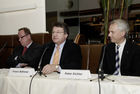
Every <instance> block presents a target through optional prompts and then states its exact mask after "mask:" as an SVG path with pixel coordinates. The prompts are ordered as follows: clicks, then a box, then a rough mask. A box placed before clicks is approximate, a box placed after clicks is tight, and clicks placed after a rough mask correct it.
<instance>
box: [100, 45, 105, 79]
mask: <svg viewBox="0 0 140 94" xmlns="http://www.w3.org/2000/svg"><path fill="white" fill-rule="evenodd" d="M105 49H106V45H104V47H103V54H102V59H101V62H100V65H99V70H98V77H99V78H100V79H101V80H102V81H103V80H104V78H105V76H104V71H103V69H102V67H103V60H104V56H105Z"/></svg>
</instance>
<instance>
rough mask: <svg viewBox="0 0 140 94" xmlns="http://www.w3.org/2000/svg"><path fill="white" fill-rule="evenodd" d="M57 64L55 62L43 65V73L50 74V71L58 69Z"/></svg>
mask: <svg viewBox="0 0 140 94" xmlns="http://www.w3.org/2000/svg"><path fill="white" fill-rule="evenodd" d="M56 70H57V69H56V65H55V64H47V65H45V66H44V67H43V69H42V73H43V74H49V73H52V72H54V71H56Z"/></svg>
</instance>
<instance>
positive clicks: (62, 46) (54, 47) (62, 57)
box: [41, 23, 82, 74]
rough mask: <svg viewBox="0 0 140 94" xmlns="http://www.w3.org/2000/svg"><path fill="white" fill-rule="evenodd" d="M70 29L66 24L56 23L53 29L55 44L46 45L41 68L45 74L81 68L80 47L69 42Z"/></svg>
mask: <svg viewBox="0 0 140 94" xmlns="http://www.w3.org/2000/svg"><path fill="white" fill-rule="evenodd" d="M68 35H69V29H68V27H67V25H66V24H65V23H55V24H54V25H53V28H52V40H53V42H51V43H49V44H45V45H44V48H46V51H45V54H44V55H43V59H42V63H41V67H42V73H43V74H49V73H52V72H54V71H60V70H61V69H80V68H81V65H82V64H81V60H82V55H81V49H80V46H79V45H77V44H75V43H73V42H72V41H70V40H68V39H67V38H68Z"/></svg>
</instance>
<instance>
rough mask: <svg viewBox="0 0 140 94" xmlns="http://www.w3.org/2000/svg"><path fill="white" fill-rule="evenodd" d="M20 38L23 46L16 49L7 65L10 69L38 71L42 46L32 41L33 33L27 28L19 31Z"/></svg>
mask: <svg viewBox="0 0 140 94" xmlns="http://www.w3.org/2000/svg"><path fill="white" fill-rule="evenodd" d="M18 37H19V42H20V44H21V45H19V46H17V47H16V48H15V49H14V51H13V53H12V55H11V56H9V58H8V60H7V64H8V65H9V67H19V68H23V67H32V68H35V69H37V66H38V62H39V59H40V55H41V45H39V44H37V43H35V42H33V41H32V39H31V32H30V30H29V29H28V28H26V27H23V28H20V29H19V30H18Z"/></svg>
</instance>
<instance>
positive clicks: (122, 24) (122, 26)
mask: <svg viewBox="0 0 140 94" xmlns="http://www.w3.org/2000/svg"><path fill="white" fill-rule="evenodd" d="M111 24H117V26H118V29H119V30H120V31H125V32H126V36H127V35H128V32H129V24H128V22H127V21H125V20H123V19H115V20H113V21H111V22H110V25H111Z"/></svg>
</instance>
